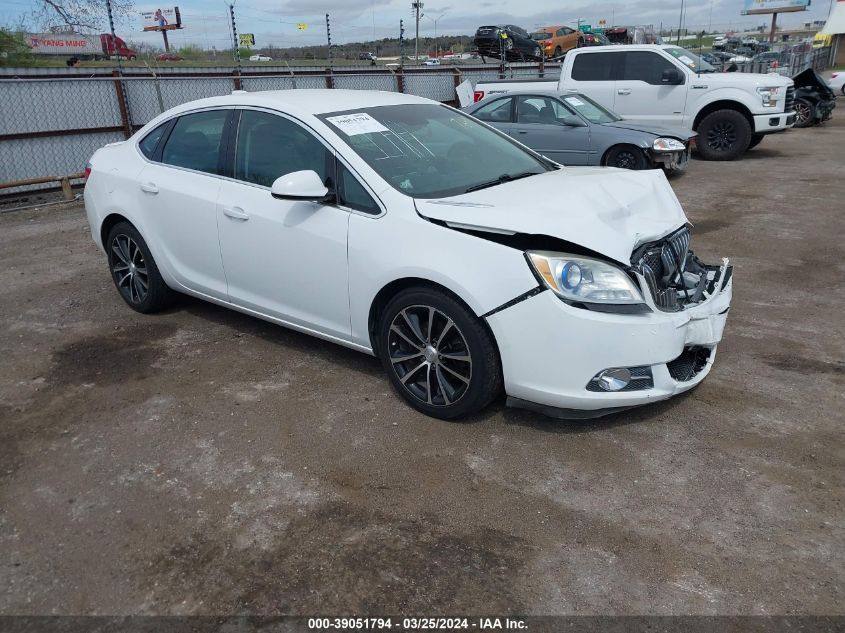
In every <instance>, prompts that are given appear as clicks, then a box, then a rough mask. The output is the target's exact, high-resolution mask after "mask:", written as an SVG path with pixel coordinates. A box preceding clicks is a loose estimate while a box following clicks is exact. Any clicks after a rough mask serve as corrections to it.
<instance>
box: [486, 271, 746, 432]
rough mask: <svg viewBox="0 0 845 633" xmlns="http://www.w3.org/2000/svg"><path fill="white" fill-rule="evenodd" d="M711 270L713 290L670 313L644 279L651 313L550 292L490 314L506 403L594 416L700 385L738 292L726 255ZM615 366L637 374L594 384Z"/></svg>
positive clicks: (559, 413)
mask: <svg viewBox="0 0 845 633" xmlns="http://www.w3.org/2000/svg"><path fill="white" fill-rule="evenodd" d="M710 268H712V269H716V270H718V275H715V274H714V278H715V281H716V283H715V284H714V286H713V288H712V292H709V293H708V294H707V296H706V297H705V298H704V299H703V300H701V301H700V302H698V303H695V304H694V305H687V306H684V307H683V309H680V310H677V311H673V312H667V311H664V310H662V309H660V308H658V307H657V306H656V305H655V303H654V300H653V298H652V296H651V295H650V293H649V292H648V290H647V284H646V281H645V279H643V278H642V277H640V284H641V286H642V287H643V295H644V297H645V300H646V301H647V303H648V304H649V307H650V308H651V309H652V311H651V312H648V313H644V314H630V315H625V314H612V313H602V312H592V311H589V310H584V309H580V308H577V307H573V306H570V305H567V304H566V303H564V302H563V301H561V300H560V299H559V298H558V297H557V296H555V294H554V293H552V292H551V291H545V292H540V293H539V294H536V295H534V296H531V297H530V298H528V299H526V300H524V301H521V302H519V303H517V304H515V305H513V306H511V307H509V308H507V309H505V310H502V311H499V312H496V313H495V314H492V315H490V316H488V317H487V322H488V324H489V326H490V328H491V330H492V331H493V334H494V335H495V337H496V341H497V342H498V345H499V352H500V355H501V359H502V367H503V372H504V381H505V391H506V392H507V395H508V404H509V405H511V406H518V407H523V408H528V409H532V410H535V411H540V412H542V413H544V414H546V415H550V416H553V417H560V418H570V419H578V418H591V417H599V416H602V415H607V414H609V413H615V412H617V411H621V410H623V409H627V408H630V407H635V406H639V405H643V404H648V403H650V402H657V401H660V400H666V399H668V398H671V397H672V396H674V395H677V394H679V393H682V392H684V391H687V390H689V389H692V388H693V387H695V386H696V385H698V384H699V383H700V382H701V381H702V380H704V378H705V377H706V376H707V374H708V373H709V372H710V369H711V368H712V366H713V362H714V360H715V357H716V347H717V345H718V344H719V342H720V341H721V339H722V333H723V331H724V328H725V323H726V321H727V316H728V311H729V309H730V303H731V298H732V295H733V276H732V269H731V267H730V265H729V263H728V261H727V260H724V261H723V263H722V265H721V266H718V267H710ZM527 324H530V327H527ZM614 368H623V369H627V370H629V371H631V370H633V372H632V373H636V374H637V379H635V380H632V381H631V383H630V385H631V386H630V388H628V387H626V388H625V389H622V390H620V391H603V390H601V389H600V388H596V387H595V384H596V378H597V376H599V375H600V374H602V372H604V371H606V370H609V369H614ZM637 380H640V382H637Z"/></svg>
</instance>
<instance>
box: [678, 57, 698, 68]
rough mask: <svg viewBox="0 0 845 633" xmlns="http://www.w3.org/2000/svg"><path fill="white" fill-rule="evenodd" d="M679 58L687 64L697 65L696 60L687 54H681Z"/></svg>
mask: <svg viewBox="0 0 845 633" xmlns="http://www.w3.org/2000/svg"><path fill="white" fill-rule="evenodd" d="M678 59H680V60H681V61H682V62H684V63H685V64H686V65H687V66H695V62H694V61H692V59H690V58H689V57H687V56H686V55H681V56H680V57H679V58H678Z"/></svg>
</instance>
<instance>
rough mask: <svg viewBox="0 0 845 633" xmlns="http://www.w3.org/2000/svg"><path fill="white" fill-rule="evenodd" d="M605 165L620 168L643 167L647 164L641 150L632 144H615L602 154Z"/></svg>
mask: <svg viewBox="0 0 845 633" xmlns="http://www.w3.org/2000/svg"><path fill="white" fill-rule="evenodd" d="M604 166H605V167H619V168H620V169H645V168H646V167H647V166H648V161H647V160H646V157H645V154H643V150H641V149H640V148H639V147H634V146H633V145H616V146H614V147H611V148H610V149H609V150H608V151H607V154H605V156H604Z"/></svg>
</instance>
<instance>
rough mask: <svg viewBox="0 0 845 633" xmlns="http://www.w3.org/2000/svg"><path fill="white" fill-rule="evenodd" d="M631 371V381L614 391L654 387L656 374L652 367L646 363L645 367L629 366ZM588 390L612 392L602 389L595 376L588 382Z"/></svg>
mask: <svg viewBox="0 0 845 633" xmlns="http://www.w3.org/2000/svg"><path fill="white" fill-rule="evenodd" d="M628 371H630V372H631V382H629V383H628V384H627V385H625V386H624V387H622V389H620V390H619V391H614V392H612V393H622V392H623V391H643V390H644V389H652V388H653V387H654V376H652V374H651V367H650V366H649V365H644V366H643V367H628ZM587 391H599V392H601V393H611V392H609V391H607V389H602V388H601V386H600V385H599V381H598V380H596V379H595V378H593V379H592V380H591V381H590V382H588V383H587Z"/></svg>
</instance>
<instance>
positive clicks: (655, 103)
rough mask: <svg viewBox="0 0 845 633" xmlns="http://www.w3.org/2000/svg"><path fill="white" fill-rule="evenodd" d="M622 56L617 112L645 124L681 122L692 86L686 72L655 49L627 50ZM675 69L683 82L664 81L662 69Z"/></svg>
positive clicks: (615, 106)
mask: <svg viewBox="0 0 845 633" xmlns="http://www.w3.org/2000/svg"><path fill="white" fill-rule="evenodd" d="M620 56H621V57H622V63H621V64H620V66H619V72H618V78H617V80H616V97H615V102H614V106H613V109H614V110H615V111H616V113H617V114H619V115H620V116H622V117H623V118H625V119H630V120H633V121H642V122H643V123H654V124H664V125H682V124H683V117H684V107H685V106H686V101H687V89H688V88H689V84H688V82H687V81H686V79H687V76H686V72H684V71H683V70H682V69H681V68H680V67H679V66H678V65H676V64H675V63H673V62H671V61H670V60H668V59H666V58H665V57H663V55H661V54H659V53H657V52H655V51H626V52H623V53H620ZM672 69H674V70H677V71H678V72H679V73H681V75H682V76H683V77H684V83H682V84H680V85H668V84H664V83H663V81H662V76H663V71H665V70H672Z"/></svg>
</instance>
